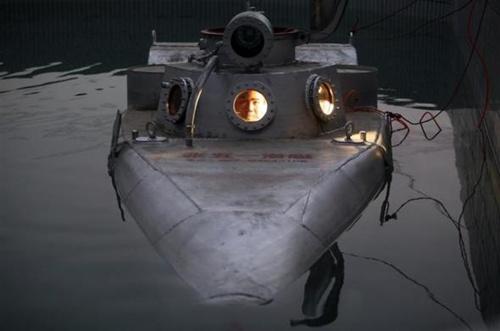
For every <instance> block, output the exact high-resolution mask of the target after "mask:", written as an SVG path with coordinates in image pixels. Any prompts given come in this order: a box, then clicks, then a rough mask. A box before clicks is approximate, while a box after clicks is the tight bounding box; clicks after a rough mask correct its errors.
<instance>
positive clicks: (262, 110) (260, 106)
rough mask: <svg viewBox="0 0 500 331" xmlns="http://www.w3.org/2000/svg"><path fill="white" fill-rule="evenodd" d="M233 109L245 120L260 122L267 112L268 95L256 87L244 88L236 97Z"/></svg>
mask: <svg viewBox="0 0 500 331" xmlns="http://www.w3.org/2000/svg"><path fill="white" fill-rule="evenodd" d="M233 111H234V113H235V114H236V116H238V117H239V118H240V119H241V120H243V121H245V122H249V123H254V122H258V121H260V120H261V119H262V118H264V116H265V115H266V113H267V100H266V97H265V96H264V95H263V94H262V93H260V92H259V91H257V90H254V89H247V90H243V91H241V92H240V93H238V95H237V96H236V98H234V105H233Z"/></svg>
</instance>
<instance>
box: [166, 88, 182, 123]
mask: <svg viewBox="0 0 500 331" xmlns="http://www.w3.org/2000/svg"><path fill="white" fill-rule="evenodd" d="M181 102H182V90H181V87H180V86H179V85H174V86H172V88H171V89H170V91H169V93H168V97H167V104H166V107H165V108H166V111H167V112H168V114H169V115H172V116H174V115H176V114H177V113H178V112H179V108H180V107H181Z"/></svg>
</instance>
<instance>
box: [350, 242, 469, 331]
mask: <svg viewBox="0 0 500 331" xmlns="http://www.w3.org/2000/svg"><path fill="white" fill-rule="evenodd" d="M343 254H344V255H347V256H351V257H355V258H358V259H363V260H367V261H372V262H377V263H381V264H383V265H385V266H388V267H389V268H391V269H393V270H394V271H396V272H397V273H398V274H400V275H401V276H403V278H405V279H406V280H408V281H410V282H412V283H413V284H415V285H417V286H418V287H420V288H422V289H424V291H425V292H426V293H427V296H428V297H429V299H431V300H432V301H433V302H434V303H436V304H438V305H439V306H441V307H442V308H444V309H445V310H446V311H448V312H449V313H450V314H452V315H453V316H454V317H455V318H456V319H457V320H459V321H460V322H461V323H462V324H463V325H465V326H466V327H467V328H468V329H469V330H472V327H471V326H470V324H469V323H467V321H466V320H465V319H464V318H462V317H461V316H460V315H458V313H456V312H455V311H453V310H452V309H451V308H450V307H448V306H447V305H446V304H444V303H442V302H441V301H439V300H438V298H437V297H436V295H435V294H434V293H433V292H432V291H431V289H430V288H429V287H428V286H426V285H424V284H423V283H421V282H419V281H418V280H416V279H414V278H413V277H411V276H409V275H408V274H407V273H405V272H404V271H403V270H401V269H400V268H398V267H396V266H395V265H394V264H392V263H390V262H387V261H384V260H382V259H379V258H376V257H371V256H363V255H358V254H354V253H348V252H345V251H344V252H343Z"/></svg>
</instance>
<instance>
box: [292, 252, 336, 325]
mask: <svg viewBox="0 0 500 331" xmlns="http://www.w3.org/2000/svg"><path fill="white" fill-rule="evenodd" d="M330 283H333V284H332V286H331V289H330V293H329V294H328V295H326V292H327V290H328V288H329V286H330ZM342 285H344V257H343V256H342V252H341V251H340V249H339V246H338V244H337V243H335V244H333V245H332V247H330V248H329V249H328V250H327V251H326V252H325V253H324V254H323V256H321V257H320V258H319V260H318V261H316V263H314V265H313V266H312V267H311V269H310V270H309V276H308V277H307V281H306V284H305V286H304V300H303V302H302V313H303V314H304V315H305V316H308V317H314V318H307V319H302V320H291V321H290V325H291V326H298V325H307V326H314V327H318V326H324V325H328V324H330V323H333V322H334V321H335V320H336V319H337V315H338V306H339V300H340V290H341V289H342ZM325 295H326V299H325V302H324V304H323V306H322V307H321V313H320V314H319V316H318V317H315V316H316V313H317V311H318V308H319V306H320V301H321V298H322V297H323V296H325Z"/></svg>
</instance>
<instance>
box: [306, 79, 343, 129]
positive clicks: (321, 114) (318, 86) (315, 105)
mask: <svg viewBox="0 0 500 331" xmlns="http://www.w3.org/2000/svg"><path fill="white" fill-rule="evenodd" d="M306 105H307V108H309V110H311V111H312V112H313V113H314V115H316V117H317V118H318V119H319V120H321V121H322V122H329V121H331V120H333V119H334V118H335V115H336V109H338V105H337V96H336V95H335V86H334V85H333V84H332V83H331V81H330V80H329V79H327V78H325V77H322V76H319V75H316V74H313V75H311V76H310V77H309V78H308V79H307V82H306Z"/></svg>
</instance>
